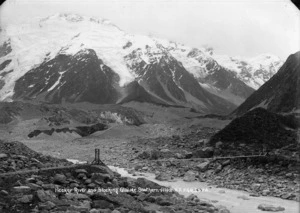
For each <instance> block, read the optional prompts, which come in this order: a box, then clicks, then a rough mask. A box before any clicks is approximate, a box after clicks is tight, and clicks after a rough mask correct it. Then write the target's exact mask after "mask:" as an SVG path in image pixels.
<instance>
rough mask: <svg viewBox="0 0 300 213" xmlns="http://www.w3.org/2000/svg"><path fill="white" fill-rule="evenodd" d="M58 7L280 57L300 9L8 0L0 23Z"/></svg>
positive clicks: (133, 0)
mask: <svg viewBox="0 0 300 213" xmlns="http://www.w3.org/2000/svg"><path fill="white" fill-rule="evenodd" d="M58 12H74V13H78V14H81V15H89V16H96V17H99V18H107V19H109V20H111V21H112V22H113V23H114V24H116V25H117V26H119V27H120V28H121V29H122V30H124V31H126V32H128V33H137V34H145V35H153V36H157V37H162V38H167V39H171V40H174V41H177V42H181V43H184V44H187V45H189V46H193V47H199V46H202V45H208V46H212V47H213V48H214V49H215V53H217V54H227V55H231V56H235V55H240V56H255V55H258V54H261V53H271V54H275V55H278V56H279V57H281V58H282V59H283V60H284V59H286V57H287V56H288V55H289V54H291V53H294V52H296V51H299V50H300V13H299V10H298V9H297V8H296V7H295V6H294V5H293V4H292V3H290V1H288V0H8V1H6V2H5V3H4V4H3V5H1V8H0V24H2V25H6V24H12V23H21V22H22V21H25V20H28V19H32V18H34V17H37V16H39V17H46V16H49V15H52V14H54V13H58Z"/></svg>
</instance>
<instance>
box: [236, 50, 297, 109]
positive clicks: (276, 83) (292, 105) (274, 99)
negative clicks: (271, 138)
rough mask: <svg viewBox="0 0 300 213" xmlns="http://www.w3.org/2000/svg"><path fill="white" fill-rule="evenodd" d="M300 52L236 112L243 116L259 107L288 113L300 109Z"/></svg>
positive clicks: (289, 58)
mask: <svg viewBox="0 0 300 213" xmlns="http://www.w3.org/2000/svg"><path fill="white" fill-rule="evenodd" d="M299 88H300V51H299V52H297V53H295V54H292V55H290V56H289V57H288V59H287V60H286V62H285V63H284V64H283V65H282V67H281V68H280V69H279V71H278V72H277V73H276V74H275V75H274V76H272V77H271V79H270V80H268V81H267V82H266V83H265V84H263V85H262V86H261V87H260V88H259V89H258V90H257V91H255V92H254V93H253V94H252V95H251V96H250V97H249V98H247V99H246V101H245V102H244V103H243V104H241V106H239V107H238V108H237V109H236V110H235V111H234V112H233V114H235V115H242V114H244V113H246V112H247V111H249V110H252V109H254V108H257V107H262V108H265V109H267V110H269V111H271V112H277V113H278V112H279V113H287V112H295V111H299V109H300V102H299V100H300V93H299Z"/></svg>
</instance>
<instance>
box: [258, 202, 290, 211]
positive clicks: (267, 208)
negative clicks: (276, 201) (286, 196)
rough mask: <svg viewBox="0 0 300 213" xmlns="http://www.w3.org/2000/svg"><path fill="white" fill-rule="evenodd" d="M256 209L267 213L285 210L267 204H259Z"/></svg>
mask: <svg viewBox="0 0 300 213" xmlns="http://www.w3.org/2000/svg"><path fill="white" fill-rule="evenodd" d="M257 208H258V209H260V210H262V211H269V212H279V211H284V210H285V208H283V207H281V206H273V205H269V204H260V205H259V206H258V207H257Z"/></svg>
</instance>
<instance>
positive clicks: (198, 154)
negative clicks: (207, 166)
mask: <svg viewBox="0 0 300 213" xmlns="http://www.w3.org/2000/svg"><path fill="white" fill-rule="evenodd" d="M213 154H214V148H213V147H205V148H203V149H199V150H196V151H194V152H193V157H194V158H211V157H213Z"/></svg>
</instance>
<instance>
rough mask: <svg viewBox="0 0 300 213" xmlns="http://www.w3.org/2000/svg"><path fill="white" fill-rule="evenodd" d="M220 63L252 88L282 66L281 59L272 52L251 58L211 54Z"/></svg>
mask: <svg viewBox="0 0 300 213" xmlns="http://www.w3.org/2000/svg"><path fill="white" fill-rule="evenodd" d="M213 57H214V58H215V59H216V60H217V61H218V63H219V64H220V65H222V66H223V67H226V68H228V69H230V70H232V71H234V72H236V73H237V77H238V78H239V79H240V80H242V81H243V82H244V83H246V84H247V85H248V86H250V87H252V88H253V89H255V90H256V89H258V88H259V87H260V86H261V85H263V84H264V83H265V82H266V81H268V80H269V79H270V78H271V77H272V76H273V75H274V74H275V73H276V72H277V71H278V70H279V68H280V67H281V66H282V64H283V61H282V60H281V59H280V58H279V57H277V56H274V55H272V54H261V55H258V56H256V57H253V58H243V57H229V56H227V55H213Z"/></svg>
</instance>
